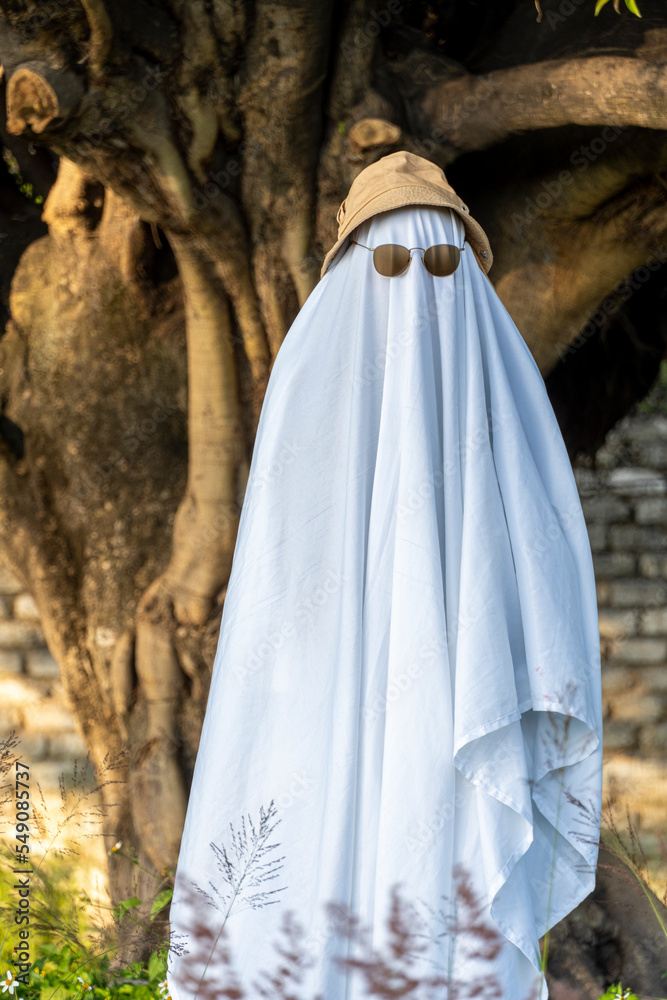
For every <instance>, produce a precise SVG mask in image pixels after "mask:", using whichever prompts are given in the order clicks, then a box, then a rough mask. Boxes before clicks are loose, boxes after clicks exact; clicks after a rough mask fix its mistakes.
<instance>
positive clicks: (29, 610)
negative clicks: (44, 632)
mask: <svg viewBox="0 0 667 1000" xmlns="http://www.w3.org/2000/svg"><path fill="white" fill-rule="evenodd" d="M39 617H40V615H39V611H38V610H37V605H36V604H35V602H34V600H33V598H32V594H17V595H16V597H15V598H14V618H20V619H22V620H25V621H39Z"/></svg>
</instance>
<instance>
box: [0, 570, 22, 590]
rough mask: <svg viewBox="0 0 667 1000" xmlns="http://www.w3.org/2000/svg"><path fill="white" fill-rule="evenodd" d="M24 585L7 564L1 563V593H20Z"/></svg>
mask: <svg viewBox="0 0 667 1000" xmlns="http://www.w3.org/2000/svg"><path fill="white" fill-rule="evenodd" d="M24 589H25V588H24V586H23V584H22V583H21V581H20V580H18V579H17V578H16V577H15V576H14V574H13V573H12V572H11V571H10V570H8V569H7V567H6V566H2V565H0V594H9V595H10V596H13V595H14V594H19V593H20V592H21V591H22V590H24Z"/></svg>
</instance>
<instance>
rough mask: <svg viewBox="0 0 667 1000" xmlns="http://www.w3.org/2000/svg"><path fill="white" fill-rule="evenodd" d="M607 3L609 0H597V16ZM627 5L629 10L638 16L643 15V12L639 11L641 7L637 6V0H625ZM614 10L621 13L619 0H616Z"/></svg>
mask: <svg viewBox="0 0 667 1000" xmlns="http://www.w3.org/2000/svg"><path fill="white" fill-rule="evenodd" d="M606 3H609V0H597V2H596V4H595V16H596V17H597V15H598V14H599V13H600V11H601V10H602V8H603V7H604V5H605V4H606ZM625 6H626V7H627V8H628V10H629V11H631V13H633V14H636V15H637V17H641V14H640V13H639V7H638V6H637V0H625ZM614 10H615V11H616V13H617V14H620V13H621V12H620V10H619V0H614Z"/></svg>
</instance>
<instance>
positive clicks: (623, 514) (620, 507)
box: [581, 486, 632, 524]
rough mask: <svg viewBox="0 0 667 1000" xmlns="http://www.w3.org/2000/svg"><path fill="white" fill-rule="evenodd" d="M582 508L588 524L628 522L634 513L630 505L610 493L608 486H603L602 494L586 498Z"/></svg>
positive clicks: (583, 500) (582, 502)
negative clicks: (594, 522)
mask: <svg viewBox="0 0 667 1000" xmlns="http://www.w3.org/2000/svg"><path fill="white" fill-rule="evenodd" d="M581 508H582V510H583V512H584V517H585V519H586V522H587V523H588V522H589V521H603V522H604V523H605V524H607V523H609V522H610V521H612V522H616V521H627V520H628V519H629V518H630V515H631V513H632V508H631V506H630V504H629V503H626V502H625V501H624V500H621V498H620V497H617V496H614V494H613V493H609V492H608V490H607V488H606V486H602V488H601V491H600V493H598V494H596V495H592V496H586V497H584V498H583V499H582V501H581Z"/></svg>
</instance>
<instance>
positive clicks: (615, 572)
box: [592, 552, 637, 580]
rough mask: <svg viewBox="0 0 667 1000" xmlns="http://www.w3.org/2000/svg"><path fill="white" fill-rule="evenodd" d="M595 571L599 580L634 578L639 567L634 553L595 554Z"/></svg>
mask: <svg viewBox="0 0 667 1000" xmlns="http://www.w3.org/2000/svg"><path fill="white" fill-rule="evenodd" d="M592 555H593V570H594V572H595V576H596V579H598V580H613V579H614V578H615V577H618V576H633V575H634V573H635V569H636V566H637V557H636V556H635V554H634V552H593V553H592Z"/></svg>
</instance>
